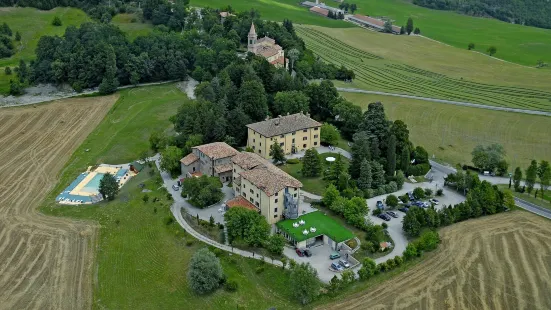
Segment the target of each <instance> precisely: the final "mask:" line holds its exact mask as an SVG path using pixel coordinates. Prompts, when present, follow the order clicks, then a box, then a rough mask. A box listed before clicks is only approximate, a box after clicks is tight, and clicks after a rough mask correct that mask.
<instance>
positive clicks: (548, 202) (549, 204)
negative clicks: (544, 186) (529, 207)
mask: <svg viewBox="0 0 551 310" xmlns="http://www.w3.org/2000/svg"><path fill="white" fill-rule="evenodd" d="M498 187H499V188H500V189H502V190H509V191H510V192H511V193H512V194H513V195H514V196H515V197H517V198H520V199H522V200H526V201H528V202H531V203H533V204H535V205H537V206H540V207H542V208H546V209H549V210H551V195H550V192H549V191H548V190H547V191H545V193H544V195H543V197H544V199H541V192H540V191H538V197H537V198H534V193H535V191H536V188H534V190H533V191H532V194H528V193H519V192H515V190H514V189H513V187H512V186H511V189H509V185H508V184H500V185H498ZM537 189H538V190H539V187H537Z"/></svg>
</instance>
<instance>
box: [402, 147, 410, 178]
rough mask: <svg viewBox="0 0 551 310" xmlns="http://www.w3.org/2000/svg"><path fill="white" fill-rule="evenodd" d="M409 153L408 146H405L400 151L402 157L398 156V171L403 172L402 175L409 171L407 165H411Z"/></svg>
mask: <svg viewBox="0 0 551 310" xmlns="http://www.w3.org/2000/svg"><path fill="white" fill-rule="evenodd" d="M410 156H411V152H410V150H409V146H408V145H406V146H404V148H403V149H402V155H401V156H400V169H402V171H404V173H407V172H408V170H409V165H410V164H411V157H410Z"/></svg>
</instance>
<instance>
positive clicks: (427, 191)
mask: <svg viewBox="0 0 551 310" xmlns="http://www.w3.org/2000/svg"><path fill="white" fill-rule="evenodd" d="M425 196H426V197H430V196H432V189H430V188H425Z"/></svg>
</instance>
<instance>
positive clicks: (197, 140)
mask: <svg viewBox="0 0 551 310" xmlns="http://www.w3.org/2000/svg"><path fill="white" fill-rule="evenodd" d="M201 144H203V135H201V134H193V135H189V137H188V138H187V140H186V143H185V144H184V148H183V149H182V153H183V154H189V153H191V152H192V149H193V147H194V146H198V145H201Z"/></svg>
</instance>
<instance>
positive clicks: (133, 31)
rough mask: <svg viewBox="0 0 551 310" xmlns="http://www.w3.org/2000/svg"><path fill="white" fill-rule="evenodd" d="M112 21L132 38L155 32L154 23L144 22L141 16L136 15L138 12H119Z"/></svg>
mask: <svg viewBox="0 0 551 310" xmlns="http://www.w3.org/2000/svg"><path fill="white" fill-rule="evenodd" d="M111 23H112V24H113V25H115V26H117V27H119V28H120V29H121V30H122V31H124V32H125V33H126V34H127V35H128V39H130V40H134V39H135V38H136V37H139V36H145V35H148V34H150V33H151V32H153V25H152V24H151V23H142V22H141V19H140V17H138V16H136V14H118V15H116V16H115V17H113V20H111Z"/></svg>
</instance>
